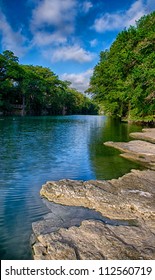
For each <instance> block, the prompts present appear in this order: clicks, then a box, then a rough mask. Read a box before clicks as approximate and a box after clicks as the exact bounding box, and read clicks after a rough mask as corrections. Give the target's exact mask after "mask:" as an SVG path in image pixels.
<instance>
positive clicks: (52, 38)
mask: <svg viewBox="0 0 155 280" xmlns="http://www.w3.org/2000/svg"><path fill="white" fill-rule="evenodd" d="M66 41H67V39H66V37H65V36H63V34H61V33H59V32H55V33H51V34H50V33H48V32H44V31H42V32H41V31H37V32H36V33H35V36H34V38H33V44H35V45H38V46H47V45H50V44H52V45H59V44H63V43H66Z"/></svg>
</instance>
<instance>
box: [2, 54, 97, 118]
mask: <svg viewBox="0 0 155 280" xmlns="http://www.w3.org/2000/svg"><path fill="white" fill-rule="evenodd" d="M0 111H1V112H2V113H3V114H5V115H10V114H15V113H16V114H21V115H25V114H28V115H44V114H45V115H61V114H96V113H97V112H98V107H97V105H96V104H95V103H94V102H93V101H92V100H90V99H89V98H87V97H86V96H84V95H83V94H82V93H80V92H78V91H77V90H75V89H72V88H70V83H69V82H68V81H61V80H60V79H59V78H58V76H57V75H56V74H55V73H54V72H53V71H52V70H51V69H49V68H46V67H42V66H33V65H20V64H19V60H18V57H16V56H15V55H14V53H13V52H12V51H9V50H6V51H4V52H3V53H2V54H0Z"/></svg>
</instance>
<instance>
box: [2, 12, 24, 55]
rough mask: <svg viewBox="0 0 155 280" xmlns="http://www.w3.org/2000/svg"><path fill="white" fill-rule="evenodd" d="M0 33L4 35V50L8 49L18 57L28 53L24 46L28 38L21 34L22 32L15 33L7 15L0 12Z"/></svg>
mask: <svg viewBox="0 0 155 280" xmlns="http://www.w3.org/2000/svg"><path fill="white" fill-rule="evenodd" d="M0 33H1V35H2V40H1V42H2V48H3V49H4V50H6V49H8V50H11V51H13V52H14V53H15V55H17V56H22V55H24V54H25V52H26V51H27V49H28V48H27V47H25V46H24V44H25V43H26V38H25V37H24V36H23V35H22V34H21V30H19V31H18V32H15V31H14V30H13V29H12V27H11V26H10V24H9V23H8V21H7V19H6V17H5V15H4V14H3V13H2V12H1V11H0Z"/></svg>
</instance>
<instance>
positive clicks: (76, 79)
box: [60, 69, 93, 92]
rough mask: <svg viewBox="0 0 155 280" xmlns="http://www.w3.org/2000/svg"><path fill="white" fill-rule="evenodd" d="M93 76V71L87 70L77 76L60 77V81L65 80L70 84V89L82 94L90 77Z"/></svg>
mask: <svg viewBox="0 0 155 280" xmlns="http://www.w3.org/2000/svg"><path fill="white" fill-rule="evenodd" d="M92 74H93V69H88V70H87V71H86V72H83V73H79V74H75V73H72V74H67V73H64V74H63V75H61V77H60V78H61V79H62V80H67V81H70V82H71V87H73V88H75V89H77V90H78V91H80V92H84V91H85V90H86V89H87V88H88V87H89V81H90V77H91V76H92Z"/></svg>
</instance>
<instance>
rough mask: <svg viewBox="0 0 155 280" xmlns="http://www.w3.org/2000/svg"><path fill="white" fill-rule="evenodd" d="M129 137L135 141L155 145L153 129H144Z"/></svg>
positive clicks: (154, 129)
mask: <svg viewBox="0 0 155 280" xmlns="http://www.w3.org/2000/svg"><path fill="white" fill-rule="evenodd" d="M130 136H131V137H133V138H136V139H141V140H145V141H149V142H151V143H154V144H155V128H145V129H143V130H142V132H133V133H130Z"/></svg>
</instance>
